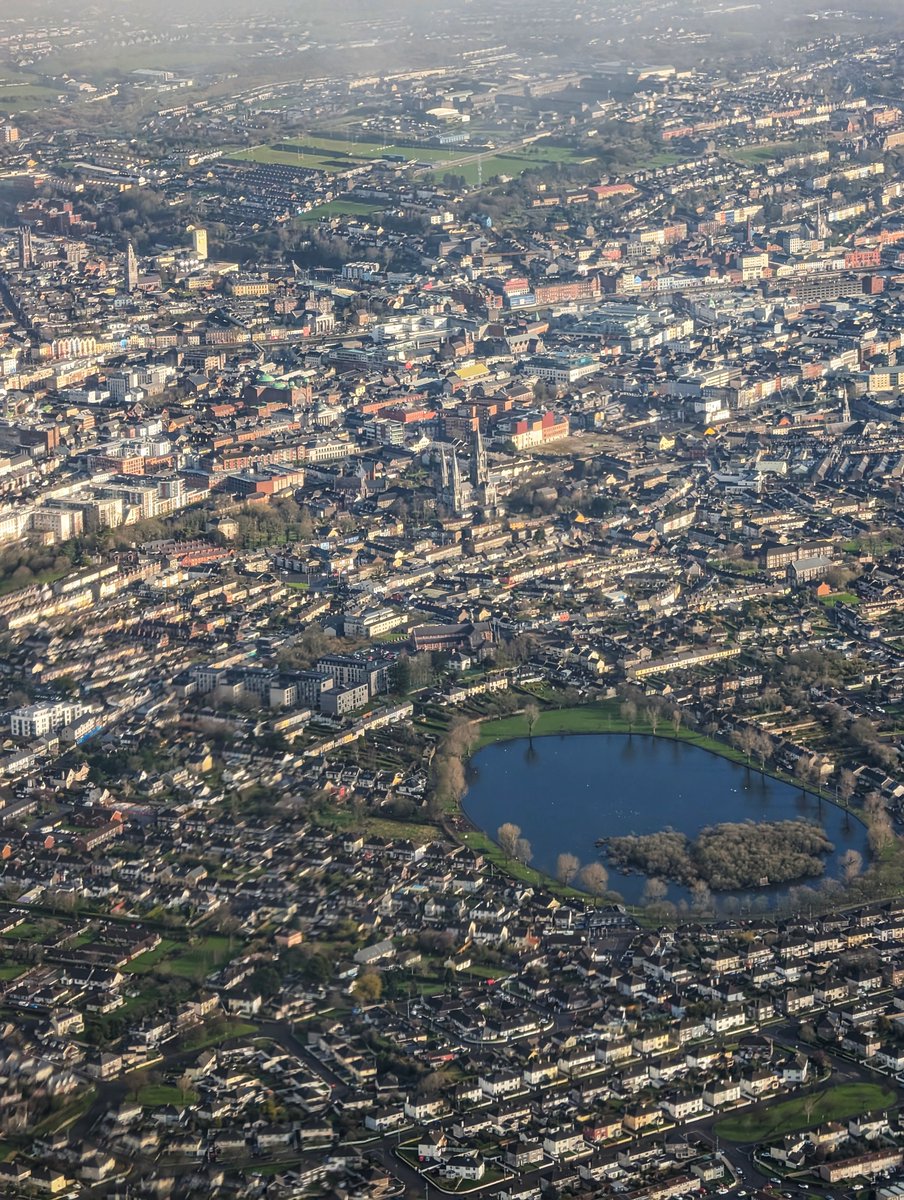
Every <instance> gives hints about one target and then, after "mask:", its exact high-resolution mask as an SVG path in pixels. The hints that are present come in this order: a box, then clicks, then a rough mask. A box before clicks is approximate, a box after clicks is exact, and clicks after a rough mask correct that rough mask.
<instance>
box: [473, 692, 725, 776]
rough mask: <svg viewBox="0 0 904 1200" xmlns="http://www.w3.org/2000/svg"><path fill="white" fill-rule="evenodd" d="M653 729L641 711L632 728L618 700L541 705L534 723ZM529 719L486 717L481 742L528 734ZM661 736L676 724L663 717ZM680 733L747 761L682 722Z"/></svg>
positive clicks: (570, 729)
mask: <svg viewBox="0 0 904 1200" xmlns="http://www.w3.org/2000/svg"><path fill="white" fill-rule="evenodd" d="M632 731H633V732H634V733H652V732H653V730H652V728H651V727H650V724H649V722H648V721H647V720H646V718H645V717H644V716H643V715H642V714H641V713H638V716H637V718H636V720H635V721H634V724H633V727H632V730H629V728H628V723H627V721H626V720H625V719H624V718H623V717H622V715H621V705H620V704H619V702H618V701H617V700H603V701H600V702H599V703H597V704H584V705H581V706H580V707H579V708H547V709H541V711H540V716H539V717H538V719H537V723H536V725H534V737H543V736H544V735H549V734H557V733H561V734H565V733H629V732H632ZM527 732H528V730H527V722H526V720H525V718H524V717H523V716H522V715H520V714H518V715H515V716H511V717H497V718H495V719H492V720H489V721H483V722H482V723H481V726H480V741H479V745H480V746H488V745H489V744H490V743H491V742H504V741H508V740H510V739H512V738H523V737H527ZM657 733H658V735H659V736H660V737H674V728H673V726H672V725H671V723H670V722H668V721H660V723H659V726H658V728H657ZM678 737H679V738H680V739H681V741H682V742H687V743H688V744H689V745H691V746H699V747H700V748H701V749H702V750H711V751H712V752H713V753H715V754H721V755H722V756H723V757H724V758H730V759H733V760H734V761H735V762H740V763H743V762H744V761H745V759H744V756H743V755H742V754H741V753H740V752H739V751H737V750H735V748H734V747H733V746H729V745H728V744H727V743H726V742H717V741H715V739H714V738H709V737H706V735H705V734H702V733H698V732H697V731H696V730H694V729H685V728H684V726H681V727H680V728H679V730H678Z"/></svg>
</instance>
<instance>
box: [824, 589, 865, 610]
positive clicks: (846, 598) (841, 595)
mask: <svg viewBox="0 0 904 1200" xmlns="http://www.w3.org/2000/svg"><path fill="white" fill-rule="evenodd" d="M836 600H840V601H841V603H842V604H859V603H860V597H859V596H855V595H854V593H853V592H832V594H831V595H830V596H820V597H819V603H820V604H825V605H828V606H829V607H831V605H833V604H834V603H835V601H836Z"/></svg>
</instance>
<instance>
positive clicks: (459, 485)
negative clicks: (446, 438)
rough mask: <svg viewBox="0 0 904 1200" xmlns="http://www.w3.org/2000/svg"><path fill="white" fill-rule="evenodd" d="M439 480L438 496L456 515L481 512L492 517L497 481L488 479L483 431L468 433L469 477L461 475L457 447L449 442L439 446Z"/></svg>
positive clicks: (495, 502)
mask: <svg viewBox="0 0 904 1200" xmlns="http://www.w3.org/2000/svg"><path fill="white" fill-rule="evenodd" d="M439 451H440V460H439V484H438V487H437V499H438V500H439V502H440V504H443V505H445V507H446V508H448V509H449V510H450V511H451V512H452V513H454V514H455V516H457V517H461V516H465V515H466V514H468V513H472V512H474V513H480V514H481V515H482V516H483V517H485V518H488V519H489V518H492V517H493V516H495V513H496V505H497V493H496V485H495V484H494V483H493V482H492V481H491V479H490V473H489V467H488V465H487V452H486V446H485V445H484V441H483V435H482V434H481V432H480V430H479V429H475V430H474V432H473V434H472V435H471V452H470V457H469V461H468V478H467V480H466V479H464V477H463V476H462V471H461V464H460V463H459V461H458V451H457V449H456V448H455V447H454V446H452V447H449V448H448V449H447V447H445V446H440V448H439Z"/></svg>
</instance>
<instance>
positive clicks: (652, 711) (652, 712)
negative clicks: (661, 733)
mask: <svg viewBox="0 0 904 1200" xmlns="http://www.w3.org/2000/svg"><path fill="white" fill-rule="evenodd" d="M659 716H660V713H659V708H658V706H657V705H655V704H651V705H650V707H649V708H648V709H647V712H646V717H647V720H648V721H649V723H650V729H651V730H652V731H653V737H655V736H656V730H657V729H658V728H659Z"/></svg>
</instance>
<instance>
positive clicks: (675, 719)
mask: <svg viewBox="0 0 904 1200" xmlns="http://www.w3.org/2000/svg"><path fill="white" fill-rule="evenodd" d="M683 720H684V713H683V712H682V711H681V706H680V705H679V704H676V705H675V707H674V708H673V709H672V729H673V730H674V732H675V737H677V736H678V734H679V733H680V732H681V723H682V721H683Z"/></svg>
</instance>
